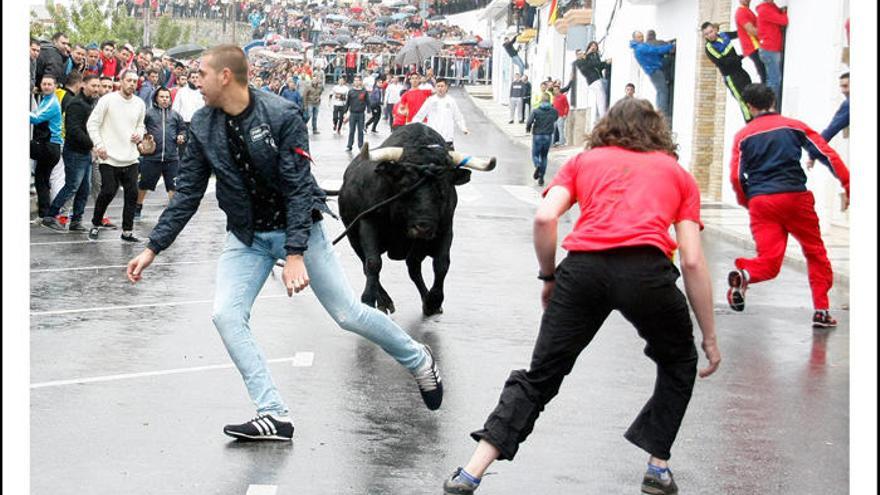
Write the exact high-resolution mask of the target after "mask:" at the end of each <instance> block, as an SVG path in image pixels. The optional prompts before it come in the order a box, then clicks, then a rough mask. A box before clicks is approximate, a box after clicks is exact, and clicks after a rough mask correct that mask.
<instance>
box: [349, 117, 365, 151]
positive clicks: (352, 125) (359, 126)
mask: <svg viewBox="0 0 880 495" xmlns="http://www.w3.org/2000/svg"><path fill="white" fill-rule="evenodd" d="M355 133H357V141H358V149H361V148H363V147H364V112H351V113H349V114H348V148H349V149H351V147H352V145H353V144H354V135H355Z"/></svg>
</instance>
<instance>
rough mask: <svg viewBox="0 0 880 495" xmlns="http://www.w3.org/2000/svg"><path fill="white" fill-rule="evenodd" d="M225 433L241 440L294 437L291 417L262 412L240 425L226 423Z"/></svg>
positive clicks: (283, 439)
mask: <svg viewBox="0 0 880 495" xmlns="http://www.w3.org/2000/svg"><path fill="white" fill-rule="evenodd" d="M223 433H225V434H227V435H229V436H230V437H233V438H237V439H239V440H280V441H288V442H289V441H290V440H292V439H293V423H292V422H291V421H290V419H289V418H285V417H282V416H278V417H276V416H273V415H272V414H261V415H259V416H257V417H256V418H254V419H252V420H250V421H248V422H247V423H242V424H240V425H226V426H224V427H223Z"/></svg>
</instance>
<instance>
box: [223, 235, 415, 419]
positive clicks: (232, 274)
mask: <svg viewBox="0 0 880 495" xmlns="http://www.w3.org/2000/svg"><path fill="white" fill-rule="evenodd" d="M286 238H287V235H286V233H285V232H284V231H282V230H276V231H271V232H255V233H254V242H253V244H252V245H251V246H246V245H245V244H244V243H242V242H241V241H240V240H238V238H237V237H235V235H233V234H232V233H228V234H227V236H226V245H225V246H224V247H223V253H222V254H221V255H220V259H219V261H218V263H217V283H216V287H217V289H216V290H217V292H216V294H215V295H214V309H213V314H212V316H211V319H212V320H213V322H214V326H215V327H216V328H217V331H218V332H219V333H220V338H221V339H222V340H223V345H225V346H226V350H227V351H228V352H229V356H230V357H231V358H232V361H233V362H234V363H235V366H236V367H237V368H238V371H239V372H240V373H241V376H242V378H243V379H244V383H245V386H246V387H247V390H248V394H249V395H250V398H251V400H252V401H253V402H254V403H255V404H256V406H257V412H258V413H259V414H263V413H267V412H273V413H277V414H280V415H286V414H287V413H288V408H287V405H286V404H285V403H284V401H283V400H282V399H281V394H280V393H279V392H278V389H277V388H276V387H275V383H274V382H273V381H272V375H271V374H270V372H269V367H268V366H267V365H266V358H265V356H264V355H263V352H262V350H260V348H259V347H258V346H257V342H256V340H255V339H254V335H253V333H252V332H251V328H250V324H249V321H250V316H251V308H252V307H253V304H254V300H255V299H256V298H257V295H258V294H259V292H260V289H261V288H262V287H263V285H264V284H265V282H266V278H267V277H268V276H269V273H270V272H271V271H272V267H273V266H275V261H276V260H278V259H283V258H285V257H286V252H285V249H284V243H285V240H286ZM308 246H309V249H307V250H306V252H305V253H304V261H305V265H306V269H307V270H308V274H309V279H310V285H309V287H310V288H311V290H312V292H314V294H315V296H316V297H317V298H318V302H320V303H321V306H323V307H324V309H325V310H326V311H327V313H328V314H329V315H330V317H331V318H333V320H334V321H335V322H336V323H337V324H338V325H339V326H340V327H342V328H343V329H344V330H348V331H350V332H354V333H356V334H358V335H360V336H362V337H364V338H366V339H368V340H370V341H371V342H373V343H375V344H377V345H378V346H379V347H381V348H382V349H383V350H384V351H385V352H386V353H388V354H389V355H390V356H391V357H392V358H394V359H395V360H396V361H397V362H398V363H400V364H401V365H402V366H404V367H405V368H406V369H408V370H410V371H415V370H417V369H418V368H419V367H420V366H422V365H423V364H424V361H425V359H426V357H427V355H426V354H425V351H424V348H423V347H422V346H421V345H420V344H419V343H417V342H416V341H414V340H413V339H412V338H411V337H410V336H409V335H408V334H407V333H406V332H404V331H403V329H401V328H400V327H399V326H397V324H395V323H394V321H392V320H391V319H390V318H389V317H388V316H386V315H385V314H384V313H382V312H380V311H378V310H376V309H375V308H371V307H369V306H367V305H365V304H363V303H361V301H360V299H359V298H358V297H357V296H356V295H355V293H354V291H353V290H352V288H351V285H350V284H349V282H348V279H347V278H346V276H345V272H344V271H343V269H342V265H341V264H340V263H339V260H338V259H337V255H336V252H335V251H333V246H332V245H331V244H330V241H329V240H328V239H327V237H326V235H325V233H324V228H323V225H322V222H320V221H317V222H314V223H313V224H312V228H311V232H310V234H309V243H308ZM277 289H278V290H283V289H281V288H280V287H278V288H277ZM296 297H303V296H301V295H300V296H296ZM307 323H308V322H305V321H302V322H299V324H300V326H302V325H306V324H307ZM294 328H295V327H294Z"/></svg>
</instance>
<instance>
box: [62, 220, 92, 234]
mask: <svg viewBox="0 0 880 495" xmlns="http://www.w3.org/2000/svg"><path fill="white" fill-rule="evenodd" d="M67 230H68V231H70V232H80V233H81V232H88V231H89V229H87V228H85V227H83V224H82V222H81V221H79V220H72V221H71V222H70V225H69V226H68V227H67Z"/></svg>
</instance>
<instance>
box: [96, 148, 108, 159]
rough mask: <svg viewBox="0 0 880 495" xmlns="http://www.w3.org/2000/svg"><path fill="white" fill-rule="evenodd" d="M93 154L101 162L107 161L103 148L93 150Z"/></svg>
mask: <svg viewBox="0 0 880 495" xmlns="http://www.w3.org/2000/svg"><path fill="white" fill-rule="evenodd" d="M95 154H96V155H98V158H100V159H101V160H106V159H107V150H106V149H104V148H95Z"/></svg>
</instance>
